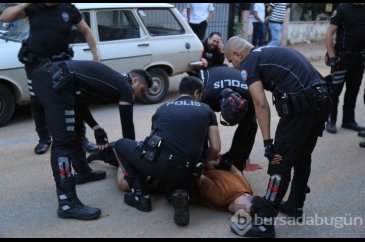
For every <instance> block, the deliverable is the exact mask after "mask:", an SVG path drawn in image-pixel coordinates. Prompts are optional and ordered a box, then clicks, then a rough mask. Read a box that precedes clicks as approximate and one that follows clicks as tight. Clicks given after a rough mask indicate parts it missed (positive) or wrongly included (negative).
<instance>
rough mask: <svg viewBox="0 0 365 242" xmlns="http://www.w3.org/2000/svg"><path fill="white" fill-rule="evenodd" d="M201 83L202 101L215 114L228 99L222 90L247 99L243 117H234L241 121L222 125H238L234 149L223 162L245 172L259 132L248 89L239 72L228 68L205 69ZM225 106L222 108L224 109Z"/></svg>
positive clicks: (233, 141)
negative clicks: (202, 83) (224, 100)
mask: <svg viewBox="0 0 365 242" xmlns="http://www.w3.org/2000/svg"><path fill="white" fill-rule="evenodd" d="M202 80H203V81H204V83H205V84H204V92H203V97H202V102H204V103H206V104H208V105H209V106H210V107H211V108H212V109H213V110H214V111H215V112H220V111H221V109H222V104H223V103H224V102H222V101H223V99H224V98H225V95H223V94H224V93H223V90H225V91H224V92H226V91H227V90H228V91H229V90H232V91H234V92H235V93H238V94H239V95H240V96H241V97H242V98H243V99H244V102H245V104H244V105H245V107H244V108H243V109H240V110H242V111H240V112H242V115H238V116H235V117H237V118H238V119H237V120H232V121H234V122H233V123H229V122H222V124H223V125H230V126H232V125H236V124H238V126H237V129H236V131H235V133H234V136H233V140H232V145H231V148H230V149H229V151H228V152H227V153H225V154H223V156H222V160H224V161H225V162H227V163H231V164H233V165H234V166H235V167H236V168H237V169H239V170H240V171H242V170H243V169H244V165H245V163H246V160H247V159H248V158H249V156H250V153H251V150H252V147H253V144H254V142H255V137H256V131H257V123H256V116H255V108H254V106H253V102H252V98H251V95H250V93H249V91H248V87H247V85H246V83H245V82H244V81H243V80H242V77H241V74H240V71H238V70H236V69H233V68H230V67H227V66H214V67H211V68H208V69H206V70H204V71H203V76H202ZM229 92H230V93H232V92H231V91H229ZM229 95H231V94H229ZM231 98H233V97H232V96H231ZM225 107H226V106H224V105H223V109H224V108H225ZM228 111H229V110H228ZM239 118H240V120H239ZM226 121H228V120H226Z"/></svg>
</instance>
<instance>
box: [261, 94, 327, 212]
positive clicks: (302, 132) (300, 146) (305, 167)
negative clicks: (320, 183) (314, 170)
mask: <svg viewBox="0 0 365 242" xmlns="http://www.w3.org/2000/svg"><path fill="white" fill-rule="evenodd" d="M318 105H319V110H313V109H311V110H308V111H306V112H303V113H298V114H297V115H294V116H289V117H283V118H280V120H279V123H278V126H277V129H276V132H275V143H274V150H275V154H280V155H281V156H282V158H283V159H282V160H281V161H280V164H275V165H273V164H269V168H268V174H269V175H270V176H273V175H275V174H277V175H279V176H280V177H281V181H280V183H278V184H279V186H278V189H277V194H276V196H273V197H271V199H270V202H271V203H272V205H273V206H274V207H276V208H278V207H279V205H280V203H281V201H282V199H283V197H284V195H285V193H286V191H287V189H288V186H289V183H290V181H291V170H292V168H294V175H293V180H292V183H291V190H290V194H289V199H288V204H290V205H291V206H292V207H303V205H304V201H305V195H306V187H307V183H308V179H309V176H310V172H311V163H312V152H313V150H314V148H315V146H316V143H317V139H318V137H319V136H322V132H323V130H324V124H325V121H326V119H327V117H328V114H329V112H330V108H331V99H330V98H329V97H324V98H322V99H321V100H320V101H318ZM269 186H270V182H269ZM269 186H268V187H269ZM268 189H269V188H268ZM275 192H276V191H275Z"/></svg>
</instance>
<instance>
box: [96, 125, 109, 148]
mask: <svg viewBox="0 0 365 242" xmlns="http://www.w3.org/2000/svg"><path fill="white" fill-rule="evenodd" d="M94 135H95V140H96V144H97V145H105V144H107V143H108V135H107V134H106V132H105V130H104V129H103V128H98V129H96V130H95V132H94Z"/></svg>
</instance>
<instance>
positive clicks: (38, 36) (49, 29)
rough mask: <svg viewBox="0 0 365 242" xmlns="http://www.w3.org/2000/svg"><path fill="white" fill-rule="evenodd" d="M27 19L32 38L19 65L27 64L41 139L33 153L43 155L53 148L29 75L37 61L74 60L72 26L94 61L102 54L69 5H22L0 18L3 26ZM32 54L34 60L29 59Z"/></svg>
mask: <svg viewBox="0 0 365 242" xmlns="http://www.w3.org/2000/svg"><path fill="white" fill-rule="evenodd" d="M26 17H28V18H29V25H30V29H29V38H28V41H27V42H26V43H24V47H23V48H22V51H21V53H22V54H21V55H20V61H21V62H23V63H24V64H25V70H26V73H27V77H28V80H29V81H28V82H29V83H28V85H29V92H30V96H31V100H30V104H31V105H30V106H31V112H32V116H33V119H34V123H35V126H36V131H37V133H38V136H39V144H38V145H37V146H36V147H35V148H34V152H35V153H36V154H44V153H45V152H47V150H48V148H49V146H50V144H51V137H50V135H49V130H48V128H47V124H46V121H45V115H44V110H43V107H42V105H41V104H40V102H39V100H38V99H37V97H36V96H35V95H34V92H33V89H32V79H30V73H31V72H32V71H33V70H34V69H35V68H36V66H37V65H35V64H34V63H35V60H36V59H38V58H48V59H50V60H62V59H69V58H72V56H73V53H72V51H71V49H69V43H70V32H71V28H72V26H73V25H75V26H76V27H77V29H78V30H79V31H80V32H81V33H82V34H83V35H84V37H85V39H86V41H87V42H88V44H89V47H90V49H91V52H92V58H93V60H95V61H99V53H98V49H97V46H96V41H95V38H94V36H93V34H92V32H91V30H90V28H89V27H88V25H87V23H86V22H85V21H84V20H83V19H82V16H81V14H80V12H79V10H78V9H77V8H76V7H75V6H74V5H72V4H70V3H34V4H32V3H22V4H19V5H16V6H14V7H10V8H7V9H5V10H4V12H3V13H2V15H1V16H0V22H12V21H15V20H19V19H23V18H26ZM25 52H26V53H25ZM29 53H31V56H29ZM24 55H26V56H24ZM83 129H84V130H83V133H84V134H83V137H84V140H83V142H84V145H85V148H86V149H87V150H88V151H92V150H93V149H95V145H94V144H92V143H90V142H89V141H88V140H87V139H86V137H85V127H83Z"/></svg>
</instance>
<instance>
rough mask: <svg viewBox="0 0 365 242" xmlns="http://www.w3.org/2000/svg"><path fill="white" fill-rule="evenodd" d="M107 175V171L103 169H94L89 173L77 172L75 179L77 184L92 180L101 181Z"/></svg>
mask: <svg viewBox="0 0 365 242" xmlns="http://www.w3.org/2000/svg"><path fill="white" fill-rule="evenodd" d="M105 177H106V172H105V171H101V170H92V171H89V172H87V173H76V174H75V180H76V184H77V185H80V184H84V183H87V182H91V181H99V180H102V179H104V178H105Z"/></svg>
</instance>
